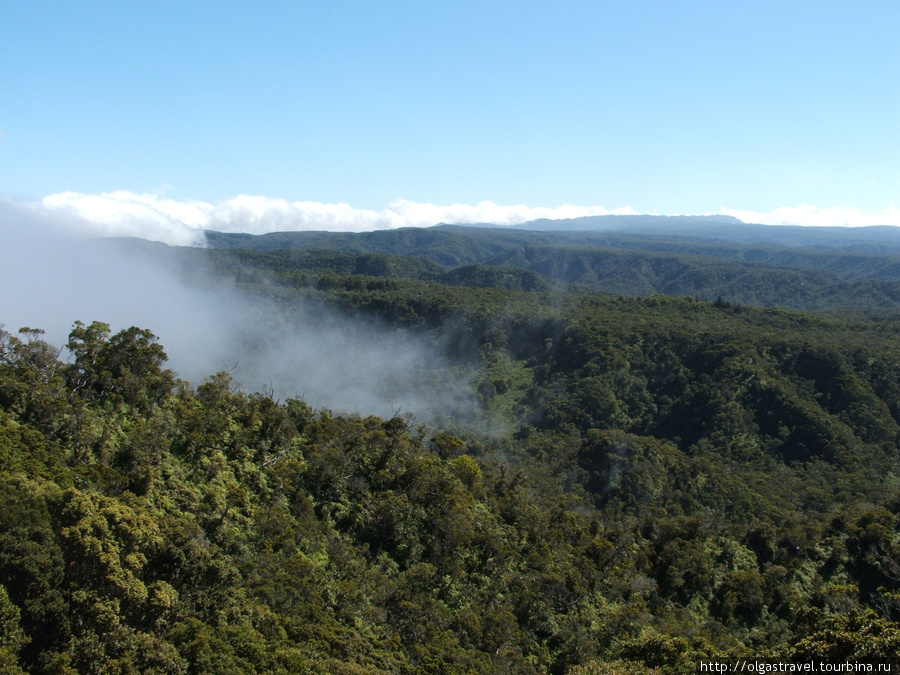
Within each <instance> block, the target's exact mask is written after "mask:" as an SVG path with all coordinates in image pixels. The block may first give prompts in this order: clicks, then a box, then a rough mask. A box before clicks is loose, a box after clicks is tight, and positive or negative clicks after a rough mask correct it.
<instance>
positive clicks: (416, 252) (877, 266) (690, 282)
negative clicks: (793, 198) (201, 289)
mask: <svg viewBox="0 0 900 675" xmlns="http://www.w3.org/2000/svg"><path fill="white" fill-rule="evenodd" d="M722 227H726V226H723V225H721V224H716V225H708V226H707V228H706V229H705V230H704V229H700V230H697V229H696V228H695V229H693V230H686V231H688V232H693V233H694V234H692V235H688V234H681V235H679V234H678V230H677V229H676V230H674V231H672V230H666V231H665V233H664V234H656V235H653V234H647V233H641V234H631V233H628V232H624V233H623V232H618V231H613V232H608V231H605V230H604V231H590V230H587V231H529V230H524V229H512V228H496V227H495V228H470V227H459V226H441V227H436V228H424V229H423V228H404V229H399V230H389V231H379V232H370V233H361V234H351V233H325V232H290V233H273V234H268V235H261V236H251V235H229V234H222V233H213V232H209V233H207V239H208V241H209V245H210V246H211V247H212V248H214V249H218V250H255V251H258V252H261V253H269V254H271V255H273V256H275V257H274V258H273V259H272V260H273V262H268V263H267V262H262V260H263V259H262V258H259V259H258V260H259V261H260V263H261V264H263V265H264V266H266V267H270V268H271V267H273V266H279V265H280V266H282V267H284V265H285V264H287V260H286V258H285V256H287V255H288V254H285V253H282V251H285V250H304V251H307V255H312V252H313V251H334V252H341V253H345V254H356V255H360V256H362V255H365V254H384V255H392V256H403V257H413V258H418V259H424V260H428V261H431V262H433V263H436V264H438V265H440V266H442V267H443V268H445V269H444V271H445V272H446V271H447V270H454V269H457V268H459V267H464V266H471V265H482V266H490V267H503V268H519V269H520V270H525V271H527V272H531V273H536V274H539V275H541V276H542V277H545V279H546V280H547V281H546V282H544V283H545V284H551V285H552V283H553V282H562V283H564V284H577V285H579V286H582V287H585V288H589V289H592V290H595V291H599V292H603V293H613V294H620V295H629V296H650V295H655V294H664V295H684V296H691V297H694V298H697V299H702V300H707V301H714V300H716V299H718V298H720V297H721V298H722V299H723V300H725V301H727V302H734V303H739V304H746V305H754V306H763V307H773V306H777V307H782V308H786V309H797V310H806V311H810V310H826V309H865V308H870V309H897V308H898V307H900V249H897V250H896V251H895V250H894V248H893V244H892V243H891V241H892V237H893V236H894V231H893V229H891V228H882V229H879V228H862V229H857V230H853V232H855V233H857V235H858V236H857V238H855V239H850V238H849V237H850V236H851V235H850V234H848V231H847V230H846V229H844V230H841V231H840V232H831V231H821V232H820V231H818V229H817V232H816V233H814V234H815V235H816V236H817V237H818V239H817V238H816V236H814V235H813V234H807V235H805V237H806V238H801V237H800V233H794V234H793V235H792V234H791V232H790V228H786V230H788V233H787V234H784V235H780V237H781V240H783V242H797V243H802V244H804V245H805V247H796V246H792V245H786V244H784V243H782V244H780V245H779V244H777V242H776V243H772V240H773V238H774V239H777V238H775V237H774V235H769V234H767V233H768V232H770V231H772V230H775V229H778V228H767V229H763V230H760V228H765V226H744V225H734V224H727V228H730V229H729V230H728V232H730V233H731V234H730V235H729V236H725V234H723V232H722V231H720V230H721V228H722ZM710 228H712V229H710ZM716 228H719V229H716ZM754 228H755V229H754ZM645 229H646V228H645ZM795 229H803V228H795ZM834 229H836V230H837V229H840V228H834ZM863 230H865V232H864V231H863ZM807 232H808V229H807ZM748 233H756V234H748ZM879 233H880V234H879ZM729 237H730V238H729ZM747 241H754V242H756V243H742V242H747ZM854 242H856V243H854ZM869 244H872V246H871V247H870V246H869ZM870 248H874V249H877V252H876V251H875V250H873V251H871V252H869V249H870ZM855 249H860V250H855ZM318 255H319V256H322V258H320V260H322V259H324V257H325V256H327V255H328V254H325V253H319V254H318ZM330 255H332V256H333V255H336V253H332V254H330ZM279 256H281V257H279ZM362 260H365V259H364V258H363V259H362ZM274 261H279V262H277V263H276V262H274ZM294 264H295V265H296V266H297V268H298V269H310V268H308V267H306V266H305V265H307V264H308V263H307V262H306V261H304V259H302V258H301V257H298V256H295V258H294ZM418 264H419V265H421V264H422V263H418ZM402 267H403V265H395V268H394V270H393V271H392V272H391V274H390V276H395V277H402V278H410V279H418V280H437V279H438V274H437V271H438V270H437V269H433V270H431V273H429V274H426V273H424V272H423V271H421V270H413V269H408V270H407V271H405V272H404V271H402V270H401V269H400V268H402ZM316 269H317V270H318V271H324V269H323V268H322V266H321V264H320V265H319V266H318V267H317V268H316ZM438 269H439V268H438ZM333 271H335V272H346V271H349V268H348V267H347V266H346V264H345V265H343V266H338V267H336V268H335V269H334V270H333ZM516 274H519V275H521V274H522V272H521V271H520V272H517V273H516ZM381 275H382V274H379V276H381ZM459 278H462V279H466V278H467V276H466V274H465V273H457V274H456V275H453V276H450V277H444V278H443V281H444V282H445V283H454V281H453V279H459ZM467 283H468V282H467ZM531 283H532V285H534V284H536V283H537V280H534V281H532V282H531Z"/></svg>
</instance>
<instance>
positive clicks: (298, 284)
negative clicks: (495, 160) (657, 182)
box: [0, 251, 900, 675]
mask: <svg viewBox="0 0 900 675" xmlns="http://www.w3.org/2000/svg"><path fill="white" fill-rule="evenodd" d="M174 253H175V254H176V255H183V256H201V255H202V256H211V258H212V259H213V260H214V261H216V264H217V265H218V267H217V269H218V272H217V274H218V277H217V281H216V283H222V282H223V281H224V280H229V281H230V282H232V283H236V284H237V285H238V286H240V287H242V288H244V289H246V290H247V291H248V292H254V293H265V294H266V295H267V296H269V297H270V298H274V299H275V300H278V301H283V302H285V303H296V302H299V301H304V302H311V301H315V302H318V303H324V304H326V305H329V306H331V307H333V308H335V309H337V310H339V311H341V312H343V313H346V314H350V315H353V316H356V317H357V318H358V319H359V320H360V321H369V320H376V319H377V320H378V321H387V322H389V323H391V324H393V325H394V326H395V328H396V330H398V331H418V332H425V333H427V332H429V331H430V332H433V334H434V335H435V336H437V335H441V336H443V337H444V344H446V345H447V350H448V352H449V354H450V356H455V357H457V358H466V359H468V360H469V362H472V363H475V364H476V365H477V366H478V372H479V373H480V375H479V377H478V378H477V380H476V381H475V382H474V387H475V389H476V391H477V395H478V398H479V400H480V402H481V410H480V411H479V414H480V416H481V420H480V421H478V423H476V424H471V425H464V424H462V423H461V422H459V423H452V422H449V421H448V423H447V424H445V425H444V426H443V427H442V428H431V427H425V426H416V425H414V424H412V423H411V421H410V419H409V418H404V417H399V416H395V417H394V418H392V419H380V418H375V417H360V416H357V415H339V414H335V413H333V412H330V411H327V410H314V409H312V408H310V407H309V406H308V405H307V404H306V403H304V402H303V401H299V400H293V399H292V400H287V401H285V402H283V403H282V402H277V401H275V400H273V399H272V398H271V397H269V396H267V395H264V394H259V393H252V394H251V393H245V392H242V391H239V390H237V389H236V388H235V387H234V386H233V384H232V382H231V381H230V378H229V376H228V375H227V374H224V373H219V374H216V375H213V376H211V377H210V378H209V379H208V380H206V381H205V382H202V383H199V384H197V385H196V386H194V385H191V384H190V383H187V382H183V381H180V380H178V379H177V378H176V376H175V374H174V373H172V372H170V371H168V370H166V368H165V363H166V354H165V352H164V349H163V347H162V346H160V345H159V344H158V343H157V342H156V339H155V338H154V336H153V334H152V333H151V332H150V331H148V330H146V329H142V328H130V329H127V330H124V331H121V332H118V333H115V334H113V333H112V332H111V330H110V328H109V326H108V325H105V324H102V323H96V322H95V323H91V324H82V323H76V325H75V326H74V327H73V330H72V332H71V335H70V339H69V341H68V344H67V345H66V346H65V349H64V351H62V352H60V351H59V350H58V349H57V348H56V347H54V346H51V345H49V344H47V343H46V342H45V341H44V340H43V339H42V335H41V332H40V331H39V330H32V329H28V328H25V329H22V330H21V331H19V332H18V333H10V332H6V331H3V332H0V664H2V667H3V669H4V671H5V672H12V673H15V672H41V673H44V672H47V673H82V672H84V673H91V672H96V673H232V672H233V673H305V672H308V673H348V674H350V673H410V674H412V673H572V674H573V675H585V674H588V673H620V672H631V673H663V672H665V673H692V672H696V667H697V663H698V661H699V660H700V659H703V658H713V657H715V658H724V657H741V656H753V657H762V656H770V657H773V658H780V659H784V660H797V661H803V660H807V659H810V658H829V659H833V660H841V659H851V658H877V659H883V660H886V661H890V662H892V663H898V662H900V624H898V623H897V622H898V619H900V538H898V535H897V530H898V524H900V484H898V480H897V476H898V475H900V466H898V459H900V458H898V455H897V443H898V439H900V342H898V341H897V336H898V331H900V324H898V323H897V322H896V321H894V320H892V319H890V318H889V317H880V319H879V320H878V321H874V320H872V321H870V320H863V319H858V320H857V319H853V318H849V319H848V318H836V317H833V316H825V315H822V316H813V315H809V314H795V313H790V312H787V311H783V310H780V309H771V308H770V309H762V308H752V307H745V306H740V305H736V304H734V303H733V302H729V301H727V300H725V299H722V300H719V301H718V302H715V303H712V304H710V303H708V302H703V301H700V300H695V299H692V298H674V297H666V296H652V297H646V298H625V297H619V296H602V295H597V294H594V293H586V292H576V291H567V290H564V289H561V288H559V287H558V286H555V285H554V286H551V287H547V286H545V285H543V284H540V283H535V284H533V285H531V286H528V287H527V288H525V286H527V285H529V284H531V283H532V281H534V279H533V278H531V277H528V276H526V275H523V274H519V273H516V274H518V276H515V275H513V276H508V275H506V273H505V271H503V270H502V269H501V272H499V273H498V272H496V271H494V272H490V271H489V270H484V269H483V268H477V269H476V270H475V271H474V272H473V274H475V276H476V277H477V276H478V275H481V277H480V278H481V279H482V281H483V283H478V284H476V283H473V284H471V285H460V284H447V283H441V282H442V281H446V276H445V275H446V274H447V272H446V271H442V270H441V269H439V268H435V267H434V266H433V265H431V264H430V263H426V262H422V261H417V260H411V261H409V260H407V261H404V260H402V259H399V260H398V259H394V258H391V257H371V258H370V260H369V263H368V265H369V266H368V267H366V268H365V270H363V273H360V272H361V270H360V269H359V268H358V267H355V265H357V264H358V263H359V259H356V258H347V257H342V255H343V254H341V255H338V254H336V253H334V254H332V253H327V254H321V255H320V256H319V257H318V258H316V256H309V257H304V255H305V254H301V253H297V252H292V253H283V254H278V255H279V256H282V257H277V256H275V254H264V253H253V252H243V251H241V252H221V251H212V252H198V251H182V252H174ZM216 256H219V257H216ZM273 256H275V257H273ZM329 256H330V257H329ZM301 259H306V260H312V261H315V262H314V263H313V262H311V263H309V264H308V265H307V266H305V267H304V266H303V265H300V264H295V263H296V261H297V260H301ZM351 263H352V265H354V267H352V269H350V268H340V266H341V265H350V264H351ZM394 263H396V265H397V266H398V267H397V268H394V269H403V270H407V271H406V272H403V274H399V273H398V274H396V275H394V274H392V273H391V269H392V268H391V264H394ZM379 269H380V270H382V272H383V273H382V272H378V273H376V272H377V270H379ZM373 270H375V271H373ZM410 270H412V271H414V272H415V273H414V274H413V273H412V272H410ZM428 275H434V276H433V278H427V277H428ZM410 276H416V278H410ZM510 279H517V280H518V281H515V282H511V281H510ZM529 279H531V281H529ZM484 430H490V433H485V431H484Z"/></svg>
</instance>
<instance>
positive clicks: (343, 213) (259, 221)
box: [20, 190, 900, 246]
mask: <svg viewBox="0 0 900 675" xmlns="http://www.w3.org/2000/svg"><path fill="white" fill-rule="evenodd" d="M20 206H22V207H23V208H29V209H31V210H32V211H35V212H37V211H43V212H44V217H47V218H60V217H62V218H64V219H67V220H68V221H69V222H70V223H71V224H72V225H73V226H77V227H78V228H79V229H80V231H82V232H84V233H87V234H91V235H93V236H118V237H123V236H126V237H127V236H130V237H140V238H142V239H149V240H151V241H161V242H165V243H167V244H171V245H177V246H202V245H203V242H204V239H203V230H217V231H220V232H247V233H250V234H265V233H267V232H287V231H298V230H326V231H332V232H367V231H371V230H382V229H392V228H398V227H428V226H431V225H437V224H438V223H457V224H471V223H492V224H494V225H518V224H520V223H525V222H528V221H530V220H536V219H538V218H547V219H550V220H557V219H562V218H579V217H582V216H598V215H637V214H638V212H637V211H635V210H634V209H632V208H630V207H627V206H626V207H622V208H616V209H607V208H604V207H602V206H575V205H571V204H564V205H562V206H557V207H542V206H525V205H523V204H517V205H502V204H495V203H494V202H490V201H484V202H480V203H478V204H451V205H439V204H431V203H418V202H411V201H408V200H404V199H398V200H396V201H394V202H391V203H390V204H388V206H387V207H386V208H384V209H382V210H380V211H374V210H371V209H358V208H354V207H353V206H351V205H349V204H325V203H322V202H313V201H294V202H289V201H287V200H286V199H275V198H272V197H266V196H260V195H256V196H254V195H238V196H237V197H234V198H232V199H228V200H226V201H223V202H220V203H218V204H210V203H208V202H202V201H199V200H191V199H186V200H175V199H170V198H167V197H165V196H163V195H159V194H155V193H146V194H138V193H134V192H128V191H125V190H118V191H115V192H104V193H102V194H83V193H80V192H60V193H57V194H53V195H49V196H47V197H44V199H43V200H42V201H41V202H40V203H30V204H21V205H20ZM719 214H720V215H729V216H734V217H736V218H738V219H740V220H742V221H744V222H746V223H763V224H768V225H810V226H829V225H830V226H864V225H896V226H900V209H896V208H890V209H885V210H882V211H880V212H877V213H866V212H864V211H863V210H862V209H855V208H847V207H842V206H832V207H825V208H820V207H817V206H813V205H810V204H801V205H799V206H785V207H781V208H778V209H775V210H774V211H769V212H760V211H751V210H746V209H745V210H742V209H731V208H726V207H723V208H721V209H720V210H719ZM694 215H711V214H694Z"/></svg>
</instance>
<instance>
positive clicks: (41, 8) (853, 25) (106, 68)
mask: <svg viewBox="0 0 900 675" xmlns="http://www.w3.org/2000/svg"><path fill="white" fill-rule="evenodd" d="M0 35H2V38H0V195H5V196H7V197H12V198H14V199H26V200H28V199H40V198H42V197H44V196H46V195H49V194H52V193H58V192H63V191H76V192H82V193H86V194H95V193H103V192H109V191H113V190H126V191H131V192H136V193H147V192H164V193H166V194H167V195H168V196H169V197H171V198H172V199H175V200H182V199H196V200H203V201H207V202H210V203H217V202H221V201H222V200H227V199H229V198H232V197H234V196H236V195H238V194H252V195H267V196H269V197H275V198H283V199H286V200H289V201H294V200H301V201H305V200H308V201H316V202H345V203H348V204H350V205H352V206H353V207H355V208H360V209H376V210H377V209H383V208H384V207H385V205H387V204H388V203H390V202H391V201H393V200H395V199H398V198H403V199H407V200H411V201H413V202H433V203H435V204H453V203H461V204H474V203H477V202H479V201H482V200H491V201H493V202H496V203H498V204H525V205H529V206H557V205H559V204H564V203H569V204H576V205H602V206H604V207H607V208H610V209H613V208H618V207H623V206H630V207H632V208H633V209H635V210H636V211H639V212H655V213H708V212H718V211H719V210H720V209H721V208H722V207H727V208H731V209H749V210H755V211H760V212H764V211H771V210H774V209H776V208H778V207H783V206H797V205H799V204H802V203H808V204H814V205H816V206H818V207H820V208H821V207H832V206H841V207H845V208H855V209H861V210H863V211H866V212H879V211H882V210H885V209H894V208H898V207H900V198H898V196H900V38H898V36H900V2H897V1H896V0H884V1H877V2H876V1H872V2H867V1H865V0H860V1H858V2H847V1H846V0H843V1H841V2H831V1H828V0H816V1H793V0H779V1H777V2H749V1H728V0H722V1H716V2H711V1H710V2H696V1H679V2H673V1H672V0H665V1H634V0H629V1H620V2H619V1H617V2H603V1H595V2H586V1H574V2H534V1H532V2H528V1H524V2H523V1H520V2H498V1H495V0H479V1H476V2H469V1H457V2H432V1H421V2H389V1H385V2H374V1H372V2H362V1H360V2H342V1H340V0H329V1H326V0H317V1H315V2H312V1H307V2H299V1H297V2H283V1H272V2H254V3H251V2H228V1H224V0H217V1H216V2H190V1H188V2H163V1H160V0H155V1H154V2H144V1H141V0H138V1H128V2H94V1H90V0H79V1H78V2H43V1H41V0H29V1H25V0H0Z"/></svg>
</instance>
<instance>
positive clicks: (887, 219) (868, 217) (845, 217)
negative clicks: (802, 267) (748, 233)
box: [721, 204, 900, 227]
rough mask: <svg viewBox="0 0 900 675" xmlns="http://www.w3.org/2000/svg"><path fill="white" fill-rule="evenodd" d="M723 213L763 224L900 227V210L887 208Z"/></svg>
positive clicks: (800, 208) (803, 207)
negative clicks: (874, 211)
mask: <svg viewBox="0 0 900 675" xmlns="http://www.w3.org/2000/svg"><path fill="white" fill-rule="evenodd" d="M721 213H722V215H726V216H734V217H735V218H738V219H739V220H743V221H744V222H745V223H760V224H762V225H808V226H813V227H814V226H819V227H865V226H870V225H893V226H900V209H894V208H891V209H883V210H882V211H879V212H877V213H866V212H864V211H863V210H862V209H851V208H847V207H844V206H832V207H828V208H819V207H818V206H813V205H812V204H801V205H800V206H782V207H781V208H778V209H775V210H774V211H769V212H767V213H764V212H760V211H746V210H741V209H726V208H723V209H722V210H721Z"/></svg>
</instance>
